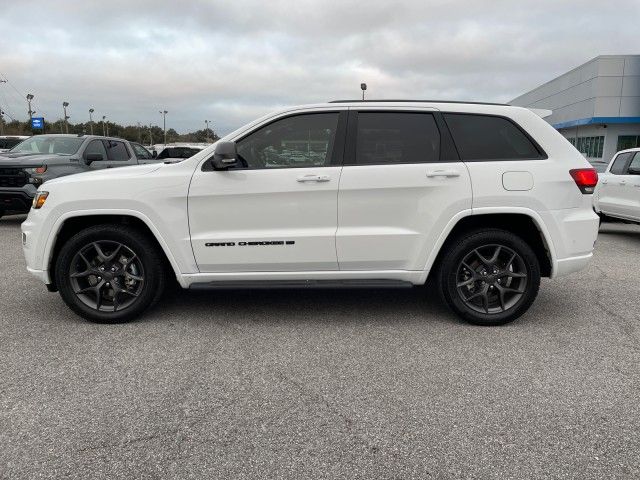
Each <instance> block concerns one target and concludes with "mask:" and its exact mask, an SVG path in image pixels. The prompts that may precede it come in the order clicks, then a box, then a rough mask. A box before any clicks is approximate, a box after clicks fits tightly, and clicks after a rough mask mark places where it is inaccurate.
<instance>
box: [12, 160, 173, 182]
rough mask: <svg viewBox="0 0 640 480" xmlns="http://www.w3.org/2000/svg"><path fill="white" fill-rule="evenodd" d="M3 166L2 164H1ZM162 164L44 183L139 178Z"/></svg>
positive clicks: (85, 174) (69, 176) (99, 172)
mask: <svg viewBox="0 0 640 480" xmlns="http://www.w3.org/2000/svg"><path fill="white" fill-rule="evenodd" d="M0 165H1V163H0ZM162 166H163V164H162V163H149V164H146V165H134V166H131V167H118V168H104V169H102V170H94V171H92V172H83V173H75V174H73V175H67V176H65V177H59V178H54V179H53V180H49V181H47V182H45V183H44V185H53V184H58V183H73V182H78V181H80V182H82V181H93V180H111V179H113V180H116V181H117V180H118V179H121V178H131V177H138V176H141V175H147V174H149V173H152V172H155V171H156V170H159V169H161V168H162Z"/></svg>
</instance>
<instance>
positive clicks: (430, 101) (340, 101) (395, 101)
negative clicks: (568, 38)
mask: <svg viewBox="0 0 640 480" xmlns="http://www.w3.org/2000/svg"><path fill="white" fill-rule="evenodd" d="M384 102H387V103H400V102H406V103H462V104H467V105H498V106H500V107H509V106H510V105H509V104H508V103H491V102H462V101H459V100H331V101H330V102H329V103H384Z"/></svg>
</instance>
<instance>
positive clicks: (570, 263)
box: [553, 253, 593, 277]
mask: <svg viewBox="0 0 640 480" xmlns="http://www.w3.org/2000/svg"><path fill="white" fill-rule="evenodd" d="M592 257H593V253H589V254H587V255H581V256H578V257H570V258H561V259H559V260H558V262H557V264H556V269H555V271H554V275H553V276H554V277H563V276H564V275H569V274H570V273H574V272H579V271H580V270H582V269H583V268H585V267H586V266H587V264H588V263H589V261H591V258H592Z"/></svg>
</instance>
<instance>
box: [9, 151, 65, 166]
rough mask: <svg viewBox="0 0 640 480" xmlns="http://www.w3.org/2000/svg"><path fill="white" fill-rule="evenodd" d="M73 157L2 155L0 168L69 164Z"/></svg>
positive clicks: (39, 154)
mask: <svg viewBox="0 0 640 480" xmlns="http://www.w3.org/2000/svg"><path fill="white" fill-rule="evenodd" d="M71 158H73V155H56V154H49V153H23V152H19V153H18V152H16V153H9V152H5V153H0V166H9V165H17V166H21V167H37V166H40V165H45V164H47V165H51V164H52V163H59V164H60V163H69V161H70V160H71Z"/></svg>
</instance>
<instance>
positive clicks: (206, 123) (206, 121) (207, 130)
mask: <svg viewBox="0 0 640 480" xmlns="http://www.w3.org/2000/svg"><path fill="white" fill-rule="evenodd" d="M204 124H205V125H206V127H207V129H206V132H207V143H209V120H205V121H204Z"/></svg>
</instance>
